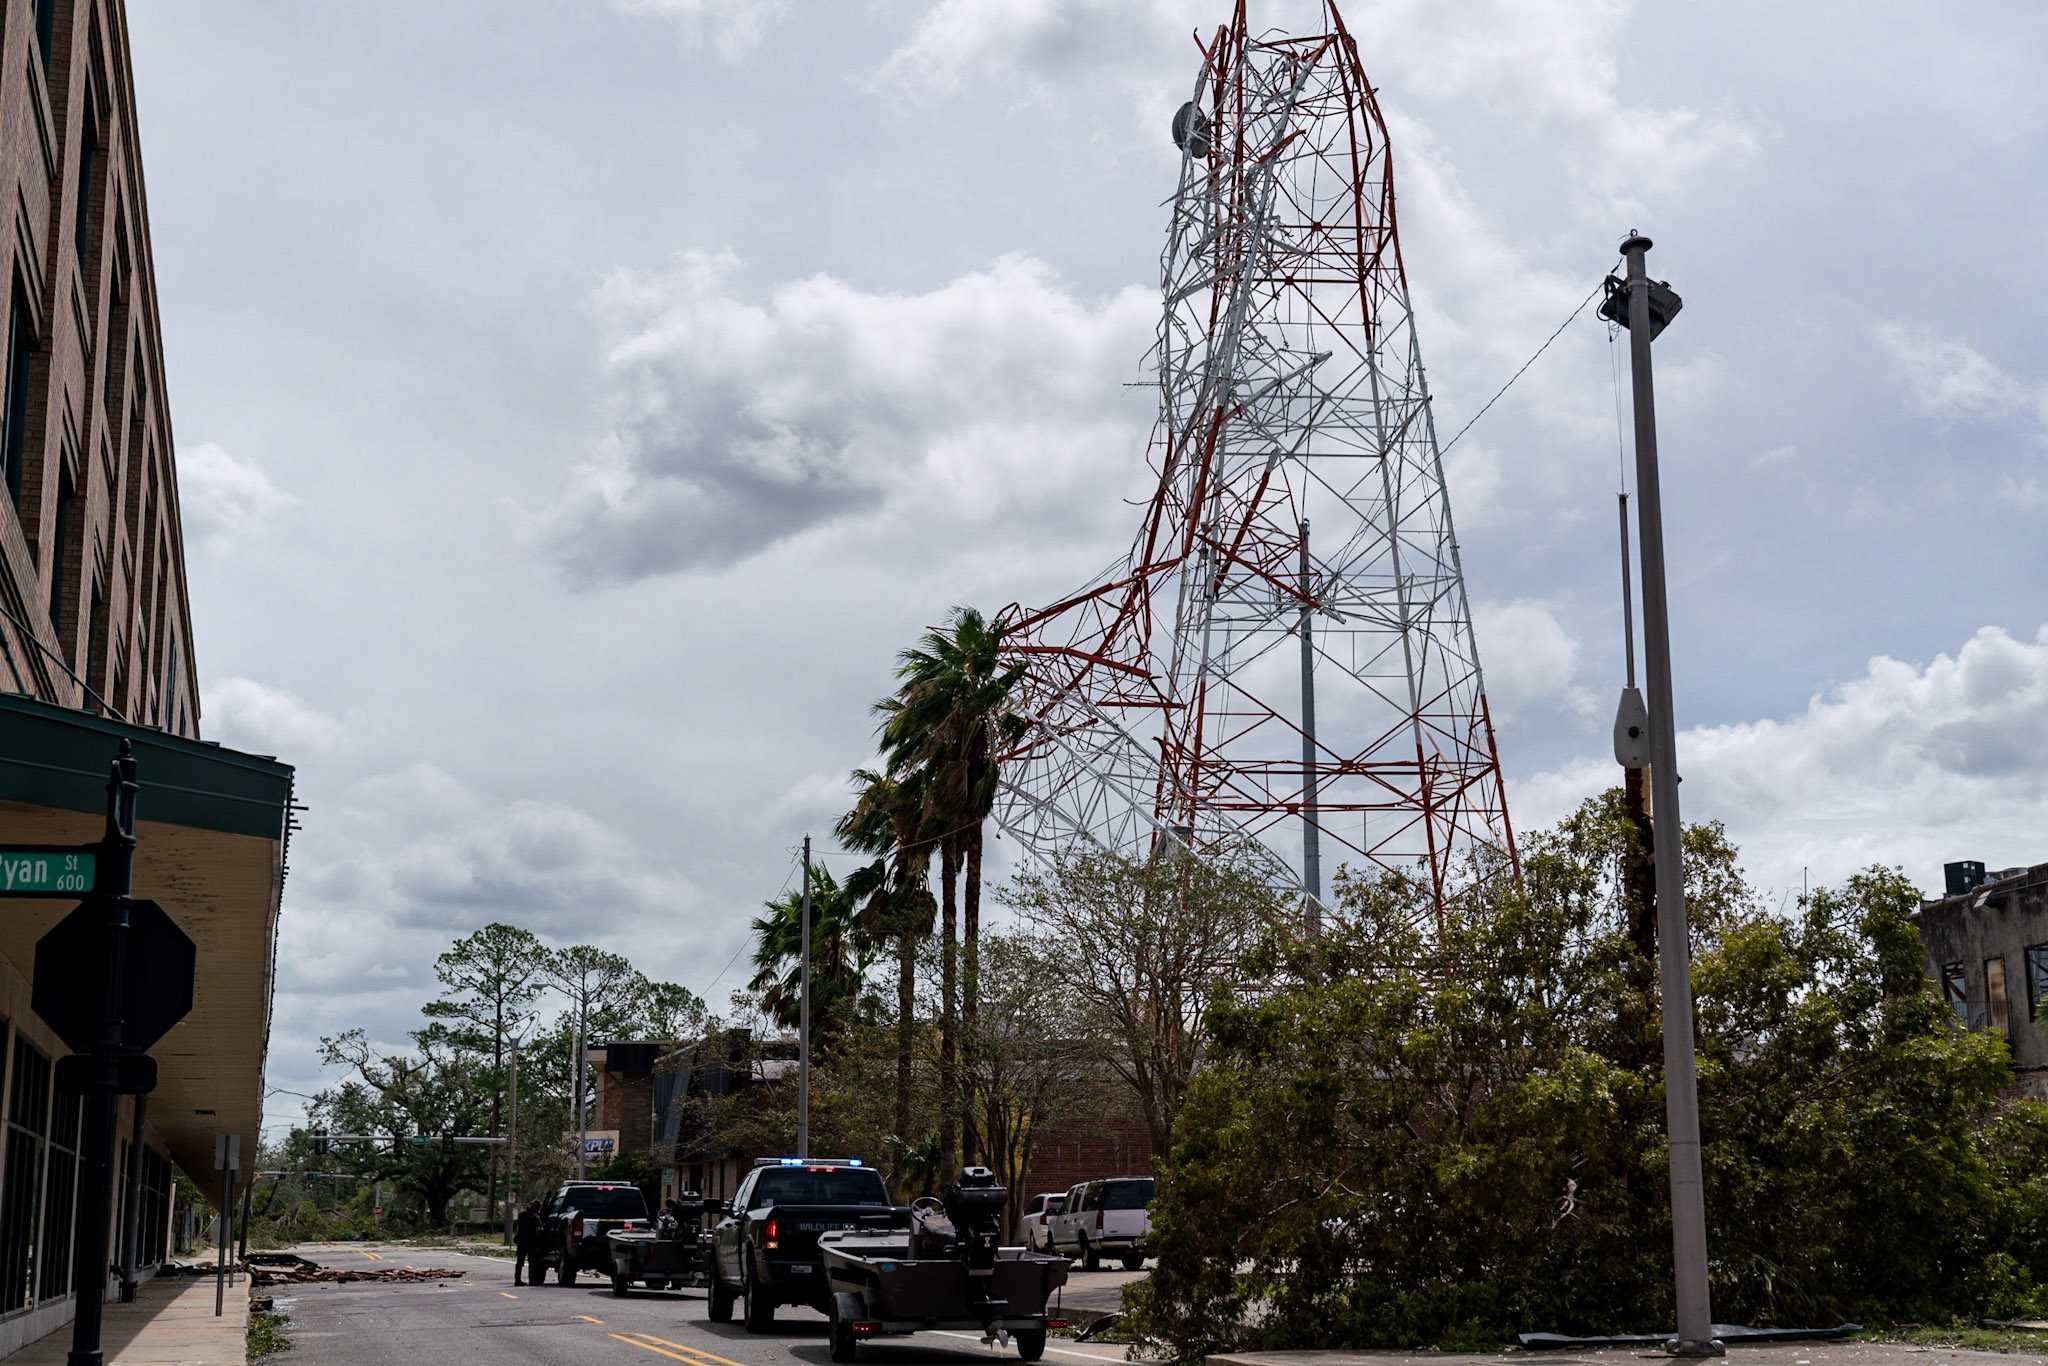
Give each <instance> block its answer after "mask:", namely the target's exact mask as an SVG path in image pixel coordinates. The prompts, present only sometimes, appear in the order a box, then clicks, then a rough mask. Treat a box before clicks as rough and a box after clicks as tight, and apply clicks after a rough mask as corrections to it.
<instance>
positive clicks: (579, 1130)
mask: <svg viewBox="0 0 2048 1366" xmlns="http://www.w3.org/2000/svg"><path fill="white" fill-rule="evenodd" d="M589 999H590V970H589V969H588V968H586V969H584V971H583V975H582V976H580V977H578V978H577V979H576V1065H575V1067H574V1068H573V1069H571V1075H572V1076H574V1077H575V1081H573V1082H572V1083H571V1085H572V1086H573V1087H574V1088H575V1089H574V1090H573V1091H571V1092H570V1094H569V1103H570V1104H571V1105H572V1106H574V1107H575V1109H576V1179H577V1180H578V1181H581V1180H582V1179H583V1150H584V1148H585V1147H586V1146H588V1144H589V1142H590V1119H589V1116H587V1115H585V1114H584V1113H583V1006H584V1003H585V1002H586V1001H588V1000H589Z"/></svg>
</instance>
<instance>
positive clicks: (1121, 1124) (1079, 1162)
mask: <svg viewBox="0 0 2048 1366" xmlns="http://www.w3.org/2000/svg"><path fill="white" fill-rule="evenodd" d="M1150 1175H1152V1130H1151V1128H1150V1126H1148V1125H1147V1124H1146V1123H1145V1116H1144V1113H1143V1112H1142V1111H1141V1110H1140V1109H1139V1108H1138V1102H1137V1098H1136V1097H1134V1096H1132V1095H1131V1093H1130V1091H1129V1089H1128V1088H1126V1087H1125V1086H1123V1085H1122V1084H1121V1083H1118V1082H1115V1081H1109V1080H1105V1081H1103V1082H1102V1083H1101V1084H1100V1085H1099V1086H1098V1087H1097V1088H1096V1090H1095V1091H1094V1092H1093V1093H1091V1095H1090V1096H1089V1099H1088V1103H1087V1104H1078V1105H1073V1106H1070V1107H1067V1108H1066V1110H1065V1112H1064V1113H1063V1114H1062V1115H1061V1117H1060V1118H1059V1119H1058V1120H1056V1121H1055V1122H1054V1123H1052V1124H1051V1125H1048V1126H1047V1128H1046V1129H1045V1131H1044V1132H1043V1133H1042V1134H1040V1135H1039V1137H1038V1144H1037V1146H1036V1147H1035V1148H1033V1149H1032V1153H1031V1162H1030V1165H1029V1166H1027V1167H1026V1168H1025V1172H1024V1189H1023V1190H1022V1191H1021V1192H1016V1193H1014V1198H1013V1202H1012V1208H1013V1210H1014V1209H1017V1208H1021V1207H1022V1206H1023V1203H1024V1200H1025V1199H1026V1198H1028V1197H1030V1196H1033V1195H1049V1194H1053V1193H1056V1192H1059V1191H1064V1190H1066V1189H1067V1188H1069V1187H1070V1186H1074V1185H1078V1184H1079V1183H1080V1182H1083V1181H1093V1180H1094V1179H1096V1178H1097V1177H1102V1176H1150Z"/></svg>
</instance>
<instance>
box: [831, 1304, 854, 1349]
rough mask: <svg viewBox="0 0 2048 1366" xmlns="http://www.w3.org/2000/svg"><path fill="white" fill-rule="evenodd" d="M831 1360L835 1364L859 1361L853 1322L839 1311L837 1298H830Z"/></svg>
mask: <svg viewBox="0 0 2048 1366" xmlns="http://www.w3.org/2000/svg"><path fill="white" fill-rule="evenodd" d="M832 1359H833V1360H834V1361H837V1362H842V1363H843V1362H849V1361H858V1360H860V1344H859V1343H858V1342H856V1341H854V1337H853V1322H852V1320H850V1319H848V1318H847V1317H846V1315H844V1314H842V1313H841V1312H840V1311H839V1297H838V1296H837V1295H835V1296H833V1297H832Z"/></svg>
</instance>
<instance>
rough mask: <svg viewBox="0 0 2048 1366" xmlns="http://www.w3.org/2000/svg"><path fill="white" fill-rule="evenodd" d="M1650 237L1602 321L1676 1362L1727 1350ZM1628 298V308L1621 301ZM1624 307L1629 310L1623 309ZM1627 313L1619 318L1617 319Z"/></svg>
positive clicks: (1665, 304)
mask: <svg viewBox="0 0 2048 1366" xmlns="http://www.w3.org/2000/svg"><path fill="white" fill-rule="evenodd" d="M1649 249H1650V239H1649V238H1647V237H1645V236H1643V235H1642V234H1641V233H1631V234H1629V237H1628V240H1627V241H1625V242H1623V243H1622V244H1621V254H1622V256H1623V258H1624V259H1625V260H1626V261H1627V263H1628V275H1627V279H1626V282H1625V283H1623V284H1621V286H1620V288H1619V290H1616V289H1615V288H1614V285H1613V282H1612V281H1611V280H1610V285H1609V292H1608V299H1607V302H1606V304H1605V305H1603V306H1602V308H1601V315H1602V316H1603V317H1607V318H1609V319H1610V320H1612V321H1617V322H1621V323H1622V324H1623V325H1624V326H1625V327H1627V328H1628V340H1629V373H1630V378H1631V380H1632V381H1633V387H1634V394H1635V428H1636V499H1637V504H1636V517H1637V524H1638V525H1637V531H1638V536H1639V541H1640V545H1641V549H1642V556H1643V665H1644V669H1645V671H1646V673H1647V674H1648V682H1649V685H1650V695H1649V698H1648V706H1649V720H1650V784H1651V802H1652V805H1653V809H1654V811H1655V813H1656V818H1655V824H1654V829H1653V832H1652V833H1653V836H1654V846H1653V847H1654V850H1655V854H1654V857H1655V859H1656V864H1657V940H1658V944H1657V949H1658V964H1659V969H1660V973H1661V976H1662V980H1663V988H1664V1111H1665V1122H1666V1124H1667V1125H1668V1127H1669V1134H1670V1145H1671V1253H1672V1258H1671V1260H1672V1273H1673V1277H1674V1288H1675V1290H1676V1292H1677V1295H1676V1298H1677V1304H1678V1336H1677V1337H1676V1338H1675V1339H1674V1340H1673V1341H1672V1342H1671V1343H1670V1344H1669V1347H1670V1351H1671V1353H1672V1354H1673V1355H1674V1356H1685V1357H1708V1356H1720V1355H1721V1354H1722V1347H1721V1344H1720V1343H1719V1342H1717V1341H1715V1340H1714V1326H1713V1321H1714V1316H1713V1311H1712V1307H1711V1303H1710V1301H1709V1298H1708V1288H1707V1215H1706V1200H1705V1192H1704V1189H1703V1183H1702V1180H1701V1176H1700V1105H1699V1077H1698V1073H1697V1066H1696V1061H1695V1059H1694V1056H1693V1022H1692V963H1691V959H1692V940H1691V935H1690V932H1689V929H1688V926H1687V920H1686V914H1685V868H1684V866H1683V864H1682V862H1681V860H1682V859H1683V857H1684V855H1683V854H1682V853H1681V851H1680V844H1679V836H1680V833H1681V832H1682V831H1683V830H1684V828H1685V827H1684V825H1683V823H1682V822H1681V820H1680V818H1679V814H1678V726H1677V720H1676V717H1675V716H1674V714H1673V709H1672V689H1671V613H1670V607H1669V604H1668V603H1667V601H1666V598H1665V587H1664V585H1665V576H1664V509H1663V497H1662V492H1661V487H1660V485H1659V482H1658V477H1657V400H1656V394H1655V391H1654V386H1653V384H1652V379H1651V372H1650V342H1651V341H1652V340H1653V339H1654V338H1655V337H1656V335H1657V334H1658V333H1659V332H1661V331H1663V330H1664V327H1665V325H1666V324H1668V323H1669V322H1670V321H1671V319H1672V318H1673V317H1675V316H1676V315H1677V313H1678V309H1679V299H1678V296H1677V295H1676V294H1674V293H1672V291H1671V289H1670V287H1669V286H1668V285H1665V284H1663V283H1662V282H1657V283H1655V284H1653V283H1652V282H1651V280H1650V278H1649V275H1648V273H1647V272H1646V270H1645V268H1644V264H1643V257H1644V254H1645V253H1646V252H1648V251H1649ZM1622 296H1625V304H1624V301H1623V297H1622ZM1624 307H1625V310H1626V311H1625V312H1624V311H1623V308H1624ZM1616 314H1619V315H1620V316H1618V317H1617V316H1616Z"/></svg>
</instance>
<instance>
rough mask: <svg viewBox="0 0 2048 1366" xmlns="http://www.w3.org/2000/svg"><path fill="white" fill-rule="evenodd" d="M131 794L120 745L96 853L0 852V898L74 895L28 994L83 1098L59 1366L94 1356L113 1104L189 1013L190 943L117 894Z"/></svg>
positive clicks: (78, 1364) (166, 919)
mask: <svg viewBox="0 0 2048 1366" xmlns="http://www.w3.org/2000/svg"><path fill="white" fill-rule="evenodd" d="M138 790H139V789H138V787H137V785H136V782H135V754H134V751H133V750H132V748H131V747H130V746H129V744H128V742H127V741H126V740H123V741H122V742H121V747H120V749H119V751H118V752H117V753H116V754H115V756H114V761H113V763H112V765H111V771H110V772H109V774H108V777H107V825H106V833H105V834H104V835H102V836H101V838H100V841H99V843H98V844H97V845H88V846H84V847H65V846H61V845H51V846H32V847H21V846H11V847H5V848H0V895H7V896H40V897H44V898H49V897H51V896H78V897H82V898H83V899H82V900H81V901H80V902H79V904H78V906H77V908H76V909H75V910H73V911H72V912H71V914H70V915H68V916H66V917H64V919H63V920H61V921H59V922H58V924H57V927H56V928H55V929H53V930H51V931H50V932H49V933H48V934H46V935H44V936H43V937H42V938H41V939H39V940H37V941H36V962H35V981H34V984H33V987H32V989H31V996H30V1003H31V1005H33V1007H34V1008H35V1011H36V1013H37V1014H39V1015H41V1016H42V1017H43V1019H44V1020H45V1021H46V1022H48V1024H49V1025H50V1027H51V1028H52V1029H54V1030H55V1031H56V1032H57V1036H58V1037H59V1038H61V1039H63V1040H64V1042H65V1043H67V1044H69V1045H70V1046H71V1050H72V1052H73V1053H74V1054H76V1055H78V1056H74V1057H68V1058H64V1059H62V1060H60V1061H59V1063H58V1065H57V1077H58V1082H59V1085H60V1086H62V1087H63V1088H64V1089H65V1090H66V1091H70V1092H78V1093H83V1095H84V1096H85V1134H84V1143H83V1145H82V1147H81V1150H80V1155H81V1156H82V1157H83V1158H84V1159H85V1170H84V1171H83V1172H82V1173H81V1174H80V1177H79V1182H78V1222H77V1228H78V1234H77V1246H76V1247H75V1249H74V1255H73V1258H72V1262H73V1268H74V1273H73V1274H74V1280H73V1290H74V1292H75V1302H76V1305H77V1309H76V1312H75V1314H74V1316H73V1318H72V1323H71V1352H70V1355H69V1356H68V1357H66V1358H65V1360H66V1363H67V1366H101V1363H102V1361H103V1359H104V1358H103V1354H102V1352H101V1350H100V1333H101V1327H102V1324H103V1322H104V1319H105V1315H106V1293H107V1266H108V1256H107V1240H108V1226H109V1225H110V1224H111V1223H112V1222H113V1207H112V1206H113V1184H114V1140H115V1135H114V1119H115V1115H116V1109H117V1106H118V1103H119V1098H120V1096H121V1094H122V1093H123V1092H133V1093H136V1094H145V1093H147V1092H148V1091H150V1090H153V1089H154V1088H155V1085H156V1075H155V1073H156V1066H155V1060H154V1059H153V1058H149V1057H146V1056H143V1055H144V1054H145V1053H146V1052H147V1050H148V1049H149V1046H150V1045H151V1044H153V1043H155V1042H156V1041H157V1040H158V1039H160V1038H162V1037H163V1036H164V1034H165V1033H166V1032H167V1031H168V1030H169V1029H170V1028H171V1026H172V1025H175V1024H176V1023H177V1022H178V1021H179V1020H181V1019H183V1018H184V1017H185V1015H186V1013H187V1012H188V1011H190V1010H191V1009H192V980H193V975H194V969H195V967H196V965H197V964H196V957H197V955H196V952H195V950H194V949H193V947H192V941H191V940H190V939H189V938H187V937H186V935H185V933H184V931H182V930H180V929H179V928H178V926H177V924H176V923H175V922H173V921H172V920H171V918H170V916H169V915H167V914H165V912H164V909H163V907H161V906H159V905H157V904H156V903H155V902H154V901H137V900H135V899H134V898H133V897H131V896H130V895H129V893H130V892H131V891H132V890H133V889H134V873H135V797H136V793H137V792H138ZM222 1217H223V1219H225V1218H226V1217H227V1215H226V1212H225V1209H224V1210H223V1215H222Z"/></svg>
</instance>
